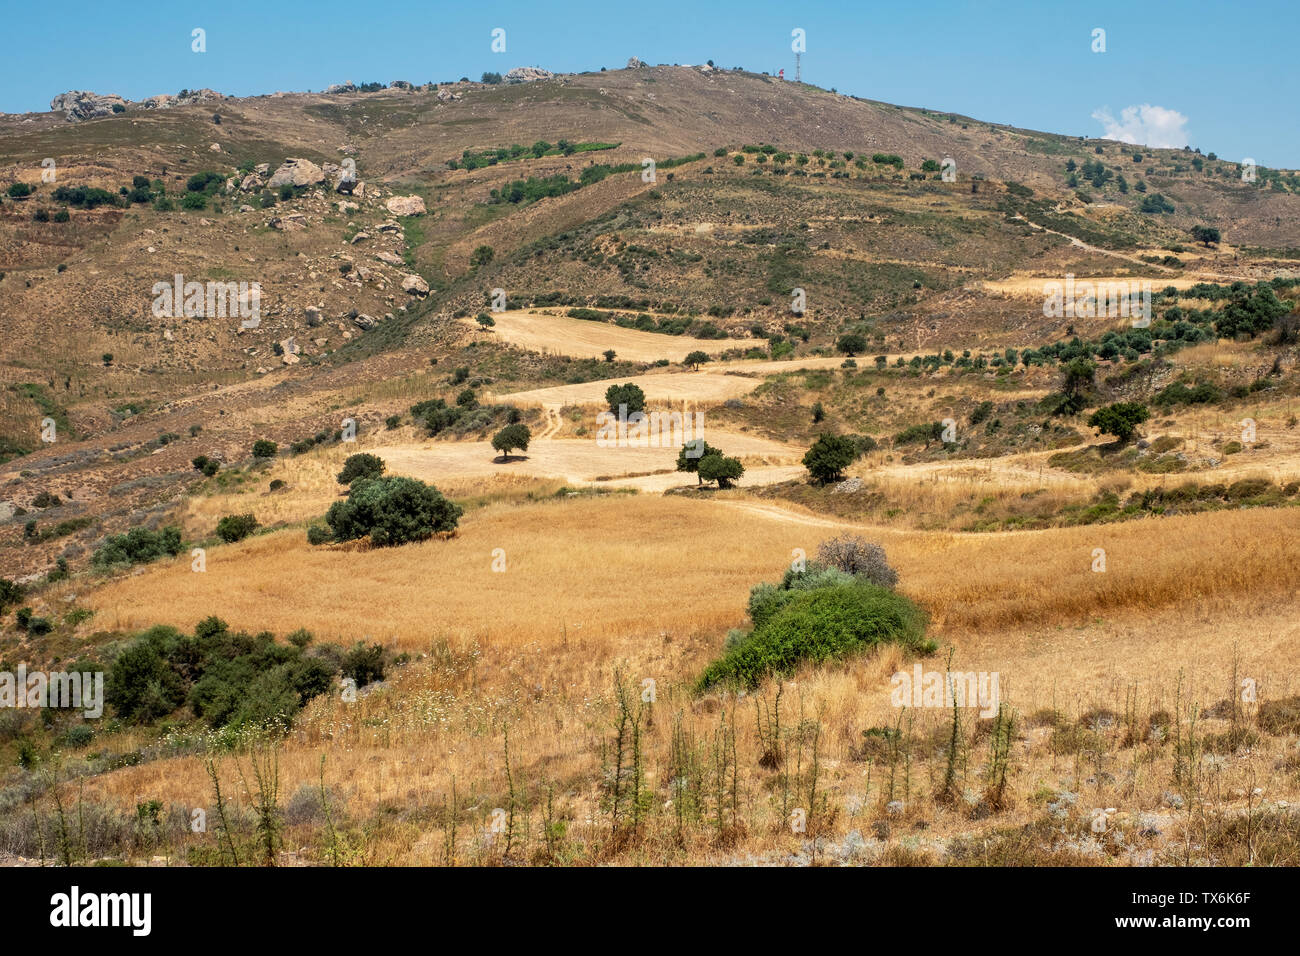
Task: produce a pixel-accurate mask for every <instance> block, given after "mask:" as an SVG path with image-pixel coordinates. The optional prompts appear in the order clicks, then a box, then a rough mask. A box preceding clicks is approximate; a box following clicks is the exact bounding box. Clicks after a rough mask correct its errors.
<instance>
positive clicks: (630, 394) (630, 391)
mask: <svg viewBox="0 0 1300 956" xmlns="http://www.w3.org/2000/svg"><path fill="white" fill-rule="evenodd" d="M605 401H606V402H608V403H609V410H610V411H611V412H613V413H614V414H615V415H617V414H618V407H619V406H620V405H626V406H627V413H628V414H629V415H631V414H632V413H633V412H643V411H645V392H643V391H641V388H640V386H638V385H633V384H632V383H631V382H628V383H627V384H625V385H611V386H610V387H609V388H607V389H605Z"/></svg>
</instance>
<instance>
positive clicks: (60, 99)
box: [50, 90, 127, 123]
mask: <svg viewBox="0 0 1300 956" xmlns="http://www.w3.org/2000/svg"><path fill="white" fill-rule="evenodd" d="M126 104H127V101H126V100H124V99H123V98H122V97H120V96H118V95H117V94H116V93H91V92H89V91H88V90H69V91H68V92H66V93H60V94H59V95H58V96H56V97H54V99H52V100H50V109H51V110H53V111H54V112H56V113H63V115H64V116H65V117H66V118H67V119H68V121H69V122H71V123H78V122H80V121H82V120H88V119H95V118H97V117H100V116H112V115H113V114H114V113H120V112H122V111H124V110H125V109H126ZM114 107H119V108H118V109H114Z"/></svg>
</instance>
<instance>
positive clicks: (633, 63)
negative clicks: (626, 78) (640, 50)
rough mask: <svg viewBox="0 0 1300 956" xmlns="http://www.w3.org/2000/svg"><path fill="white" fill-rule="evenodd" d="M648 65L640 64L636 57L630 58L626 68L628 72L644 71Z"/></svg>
mask: <svg viewBox="0 0 1300 956" xmlns="http://www.w3.org/2000/svg"><path fill="white" fill-rule="evenodd" d="M649 65H650V64H648V63H642V62H641V61H640V60H639V59H637V58H636V57H631V58H630V59H629V60H628V61H627V68H628V69H629V70H644V69H645V68H646V67H648V66H649Z"/></svg>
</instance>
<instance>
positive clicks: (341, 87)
mask: <svg viewBox="0 0 1300 956" xmlns="http://www.w3.org/2000/svg"><path fill="white" fill-rule="evenodd" d="M356 91H357V85H356V84H355V83H353V82H351V81H348V82H347V83H335V84H333V85H332V86H327V87H325V92H326V93H355V92H356Z"/></svg>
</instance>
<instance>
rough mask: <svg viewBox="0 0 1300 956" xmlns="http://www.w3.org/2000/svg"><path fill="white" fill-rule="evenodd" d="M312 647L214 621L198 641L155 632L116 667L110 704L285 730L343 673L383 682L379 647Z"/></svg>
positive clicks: (144, 714) (139, 716) (142, 713)
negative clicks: (184, 712) (185, 709)
mask: <svg viewBox="0 0 1300 956" xmlns="http://www.w3.org/2000/svg"><path fill="white" fill-rule="evenodd" d="M297 636H299V635H295V637H297ZM309 644H310V635H305V639H301V640H295V641H293V642H291V643H289V644H280V643H277V642H276V640H275V638H274V636H273V635H272V634H270V633H268V632H263V633H261V634H256V635H249V634H245V633H243V632H232V631H230V629H229V627H228V626H227V624H226V623H225V622H224V621H222V620H221V619H219V618H216V617H209V618H206V619H204V620H203V621H200V622H199V624H198V626H197V627H196V628H195V630H194V634H193V636H190V635H186V634H183V633H181V632H180V631H178V630H176V629H175V628H171V627H162V626H159V627H154V628H151V629H150V630H148V631H146V632H144V633H143V634H141V635H140V636H139V637H137V638H136V639H135V640H134V641H132V642H131V643H130V644H128V645H127V646H126V647H125V648H123V649H122V651H121V652H120V653H119V654H118V655H117V657H116V659H115V660H114V661H113V662H112V664H111V666H110V667H109V669H108V676H107V680H106V682H105V688H104V691H105V693H104V696H105V700H106V701H107V703H108V704H109V705H110V706H112V708H113V709H114V711H115V713H116V714H117V716H118V717H119V718H121V719H122V720H125V721H128V722H131V723H146V722H148V721H151V720H156V719H158V718H160V717H166V716H168V715H170V714H172V713H174V712H175V711H177V710H178V709H179V708H181V707H183V706H186V705H188V706H189V707H190V709H191V710H192V711H193V713H194V716H195V717H198V718H201V719H203V720H205V721H206V722H207V723H208V724H209V725H211V726H213V727H223V726H234V727H238V726H243V725H245V724H253V725H258V726H266V725H272V726H276V725H278V726H280V727H287V726H288V725H289V723H291V722H292V720H293V717H294V715H296V714H297V713H298V711H299V710H300V709H301V708H302V707H303V706H304V705H305V704H306V703H307V702H308V701H309V700H311V699H312V698H313V697H316V696H317V695H319V694H322V693H325V692H326V691H327V690H329V688H330V686H331V684H332V683H333V682H334V679H335V677H336V676H338V675H339V674H340V672H341V671H342V672H343V675H344V676H346V677H351V678H352V679H353V680H355V681H356V685H357V686H358V687H361V686H364V685H365V684H367V683H370V682H371V681H373V680H378V679H381V678H382V677H383V673H384V651H383V648H382V647H380V646H379V645H372V646H371V647H370V648H365V647H363V646H362V645H361V644H357V646H356V647H355V648H354V649H353V650H352V651H350V652H348V651H344V649H343V648H341V647H338V646H337V645H333V644H324V645H318V646H315V647H311V648H310V649H308V645H309Z"/></svg>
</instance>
